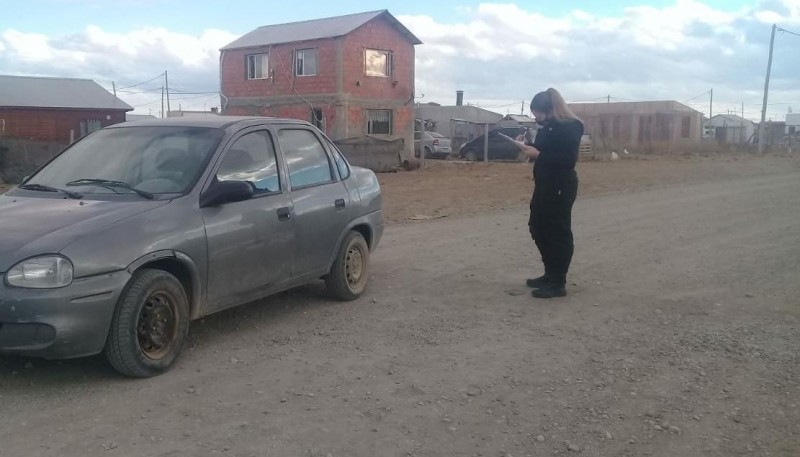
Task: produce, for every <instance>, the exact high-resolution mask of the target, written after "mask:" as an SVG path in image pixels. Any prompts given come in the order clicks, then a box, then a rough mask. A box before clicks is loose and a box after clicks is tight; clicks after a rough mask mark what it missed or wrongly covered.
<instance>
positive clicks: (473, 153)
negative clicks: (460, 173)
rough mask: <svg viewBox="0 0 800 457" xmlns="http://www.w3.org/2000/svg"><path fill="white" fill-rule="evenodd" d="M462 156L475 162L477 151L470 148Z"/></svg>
mask: <svg viewBox="0 0 800 457" xmlns="http://www.w3.org/2000/svg"><path fill="white" fill-rule="evenodd" d="M464 158H465V159H467V160H468V161H470V162H477V161H478V153H477V152H476V151H475V150H474V149H470V150H468V151H467V152H466V153H465V154H464Z"/></svg>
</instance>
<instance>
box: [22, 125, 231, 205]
mask: <svg viewBox="0 0 800 457" xmlns="http://www.w3.org/2000/svg"><path fill="white" fill-rule="evenodd" d="M221 137H222V131H221V130H219V129H211V128H201V127H162V126H159V127H140V126H130V127H119V128H109V129H103V130H98V131H96V132H93V133H90V134H89V135H88V136H86V137H85V138H83V139H82V140H80V141H78V142H77V143H75V144H74V145H73V146H71V147H70V148H69V149H67V150H66V151H64V153H63V154H60V155H59V156H58V157H56V158H55V159H54V160H53V161H52V162H50V163H49V164H48V165H47V166H45V167H44V168H43V169H42V170H40V171H39V172H38V173H36V174H35V175H34V176H33V177H32V178H31V179H30V181H29V184H40V185H46V186H51V187H59V188H62V187H68V188H72V189H73V190H75V191H77V192H80V193H82V194H91V195H102V194H119V193H120V190H119V189H118V188H109V187H108V186H103V185H97V184H92V183H83V184H80V183H78V181H85V180H98V179H101V180H107V181H118V182H124V183H125V184H127V185H130V186H132V187H136V188H137V189H139V190H144V191H147V192H150V193H153V194H174V193H185V192H187V191H188V190H189V189H190V188H191V186H193V185H194V183H195V182H196V181H197V178H198V177H199V176H200V174H201V173H202V172H203V170H204V169H205V165H206V163H207V161H208V159H209V157H210V156H211V154H212V153H213V151H214V150H215V149H216V147H217V144H219V141H220V138H221ZM110 145H113V147H111V146H110Z"/></svg>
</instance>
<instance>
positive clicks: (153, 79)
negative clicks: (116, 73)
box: [117, 73, 164, 90]
mask: <svg viewBox="0 0 800 457" xmlns="http://www.w3.org/2000/svg"><path fill="white" fill-rule="evenodd" d="M163 76H164V73H161V74H160V75H157V76H154V77H152V78H150V79H148V80H147V81H142V82H140V83H136V84H133V85H131V86H126V87H120V88H119V89H117V90H125V89H130V88H132V87H138V86H142V85H144V84H147V83H149V82H151V81H155V80H156V79H158V78H161V77H163ZM159 90H161V89H159Z"/></svg>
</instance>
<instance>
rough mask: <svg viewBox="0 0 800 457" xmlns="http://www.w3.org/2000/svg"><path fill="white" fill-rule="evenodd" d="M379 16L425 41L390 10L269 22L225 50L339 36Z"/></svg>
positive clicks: (224, 48) (410, 36)
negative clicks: (305, 19) (308, 19)
mask: <svg viewBox="0 0 800 457" xmlns="http://www.w3.org/2000/svg"><path fill="white" fill-rule="evenodd" d="M379 17H383V18H385V19H387V20H388V21H389V22H390V23H391V24H392V25H394V26H395V27H396V28H397V29H398V30H400V32H402V33H403V34H404V35H406V36H407V37H408V39H409V41H411V43H413V44H415V45H416V44H422V41H420V40H419V38H417V37H415V36H414V34H413V33H411V31H409V30H408V29H407V28H406V27H405V26H404V25H403V24H401V23H400V21H398V20H397V19H396V18H395V17H394V16H392V15H391V13H389V11H388V10H379V11H369V12H366V13H358V14H348V15H346V16H336V17H329V18H324V19H313V20H310V21H302V22H290V23H288V24H275V25H265V26H262V27H259V28H257V29H255V30H253V31H252V32H250V33H247V34H245V35H244V36H242V37H241V38H239V39H238V40H236V41H234V42H232V43H230V44H228V45H226V46H225V47H223V48H222V50H223V51H226V50H231V49H242V48H252V47H257V46H269V45H271V44H280V43H295V42H298V41H308V40H318V39H321V38H336V37H340V36H344V35H347V34H348V33H350V32H352V31H353V30H355V29H357V28H359V27H361V26H362V25H364V24H366V23H367V22H370V21H372V20H374V19H377V18H379Z"/></svg>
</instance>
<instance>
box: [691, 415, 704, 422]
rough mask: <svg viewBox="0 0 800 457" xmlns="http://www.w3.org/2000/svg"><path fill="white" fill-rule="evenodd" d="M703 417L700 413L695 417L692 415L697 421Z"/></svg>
mask: <svg viewBox="0 0 800 457" xmlns="http://www.w3.org/2000/svg"><path fill="white" fill-rule="evenodd" d="M702 418H703V416H700V415H697V416H694V417H692V419H694V420H696V421H699V420H700V419H702Z"/></svg>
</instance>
